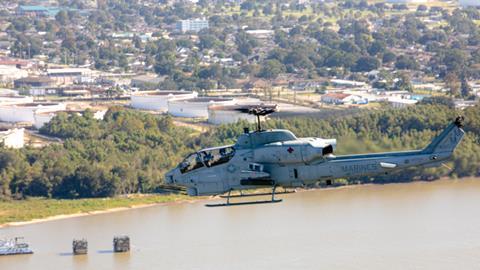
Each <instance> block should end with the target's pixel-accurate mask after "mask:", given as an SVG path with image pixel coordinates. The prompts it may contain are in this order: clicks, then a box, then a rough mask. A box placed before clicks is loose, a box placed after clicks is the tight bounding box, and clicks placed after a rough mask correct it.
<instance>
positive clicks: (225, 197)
mask: <svg viewBox="0 0 480 270" xmlns="http://www.w3.org/2000/svg"><path fill="white" fill-rule="evenodd" d="M295 192H296V191H293V190H290V191H287V190H285V191H282V192H277V193H275V194H290V193H295ZM270 195H272V193H270V192H265V193H251V194H243V193H240V194H238V195H237V194H235V195H230V198H242V197H255V196H270ZM220 198H223V199H227V198H228V195H222V196H220Z"/></svg>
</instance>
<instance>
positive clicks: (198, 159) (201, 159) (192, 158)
mask: <svg viewBox="0 0 480 270" xmlns="http://www.w3.org/2000/svg"><path fill="white" fill-rule="evenodd" d="M234 155H235V148H233V146H227V147H218V148H209V149H204V150H201V151H198V152H196V153H192V154H190V155H189V156H187V157H186V158H185V159H184V160H183V161H182V162H181V163H180V165H179V169H180V172H181V173H187V172H190V171H193V170H196V169H199V168H202V167H205V166H206V167H213V166H217V165H220V164H224V163H227V162H228V161H229V160H230V159H232V157H233V156H234Z"/></svg>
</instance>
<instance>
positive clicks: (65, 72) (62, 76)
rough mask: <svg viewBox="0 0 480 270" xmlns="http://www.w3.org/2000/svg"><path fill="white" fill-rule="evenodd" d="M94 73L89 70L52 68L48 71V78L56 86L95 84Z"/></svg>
mask: <svg viewBox="0 0 480 270" xmlns="http://www.w3.org/2000/svg"><path fill="white" fill-rule="evenodd" d="M92 74H93V71H92V70H91V69H89V68H51V69H47V75H48V77H49V78H50V79H51V80H52V81H54V82H55V83H56V84H61V85H69V84H73V83H89V82H93V79H92Z"/></svg>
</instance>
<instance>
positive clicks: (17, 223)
mask: <svg viewBox="0 0 480 270" xmlns="http://www.w3.org/2000/svg"><path fill="white" fill-rule="evenodd" d="M205 200H208V199H197V200H178V201H171V202H159V203H148V204H138V205H132V206H125V207H115V208H108V209H104V210H95V211H87V212H81V213H75V214H65V215H55V216H50V217H46V218H37V219H32V220H28V221H14V222H7V223H4V224H0V229H2V228H8V227H18V226H25V225H30V224H36V223H43V222H48V221H55V220H61V219H67V218H76V217H84V216H93V215H100V214H108V213H114V212H120V211H127V210H132V209H139V208H146V207H153V206H160V205H174V204H181V203H195V202H200V201H205Z"/></svg>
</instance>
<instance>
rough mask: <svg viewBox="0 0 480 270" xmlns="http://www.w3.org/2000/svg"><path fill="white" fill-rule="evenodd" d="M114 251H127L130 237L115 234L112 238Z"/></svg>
mask: <svg viewBox="0 0 480 270" xmlns="http://www.w3.org/2000/svg"><path fill="white" fill-rule="evenodd" d="M113 251H114V252H128V251H130V237H128V236H126V235H122V236H115V237H114V238H113Z"/></svg>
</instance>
